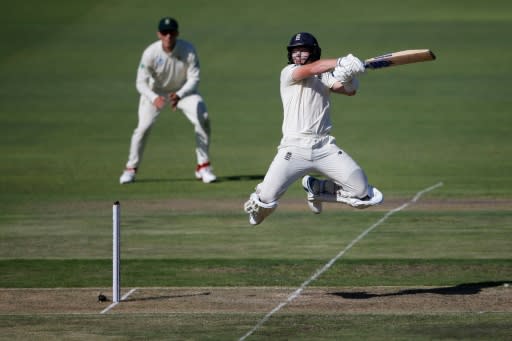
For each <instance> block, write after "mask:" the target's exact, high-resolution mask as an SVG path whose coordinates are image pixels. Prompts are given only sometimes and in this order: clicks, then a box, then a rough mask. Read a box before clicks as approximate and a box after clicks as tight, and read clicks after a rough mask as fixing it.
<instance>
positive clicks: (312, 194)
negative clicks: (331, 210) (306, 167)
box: [302, 175, 322, 214]
mask: <svg viewBox="0 0 512 341" xmlns="http://www.w3.org/2000/svg"><path fill="white" fill-rule="evenodd" d="M321 186H322V183H321V180H318V179H315V178H314V177H312V176H309V175H306V176H305V177H303V178H302V187H304V190H305V191H306V192H307V193H308V195H307V199H308V201H307V202H308V207H309V209H310V210H311V212H313V213H315V214H320V213H321V212H322V202H321V201H320V200H318V195H319V194H320V191H321Z"/></svg>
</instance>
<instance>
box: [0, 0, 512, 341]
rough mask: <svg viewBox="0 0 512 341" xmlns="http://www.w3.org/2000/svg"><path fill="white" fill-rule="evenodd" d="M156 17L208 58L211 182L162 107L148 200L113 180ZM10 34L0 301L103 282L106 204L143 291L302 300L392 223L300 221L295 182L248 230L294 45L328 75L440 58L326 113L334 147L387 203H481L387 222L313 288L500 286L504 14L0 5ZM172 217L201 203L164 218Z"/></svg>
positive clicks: (218, 323) (369, 320) (418, 7)
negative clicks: (292, 294)
mask: <svg viewBox="0 0 512 341" xmlns="http://www.w3.org/2000/svg"><path fill="white" fill-rule="evenodd" d="M164 15H172V16H175V17H176V18H177V19H178V21H179V22H180V25H181V36H182V38H184V39H188V40H190V41H192V42H194V43H195V45H196V47H197V50H198V52H199V57H200V59H201V66H202V80H201V87H200V90H201V93H202V94H203V96H204V98H205V100H206V102H207V105H208V108H209V112H210V115H211V118H212V129H213V144H212V148H211V152H212V161H213V165H214V168H215V172H216V173H217V175H218V176H219V178H220V180H221V181H220V182H219V183H217V184H213V185H208V186H207V185H204V184H202V183H200V182H197V181H195V180H194V179H193V170H194V166H195V156H194V150H193V133H192V127H191V125H190V123H189V122H188V121H187V120H186V119H185V118H184V116H183V115H182V114H181V113H174V112H170V111H166V112H163V113H162V114H161V116H160V117H159V120H158V122H157V124H156V126H155V128H154V130H153V132H152V136H151V138H150V140H149V143H148V146H147V150H146V154H145V156H144V162H143V164H142V166H141V168H140V173H139V177H138V182H137V183H136V184H134V185H130V186H120V185H119V184H118V178H119V175H120V173H121V170H122V168H123V166H124V163H125V162H126V157H127V153H128V143H129V138H130V134H131V132H132V130H133V129H134V127H135V124H136V109H137V103H138V95H137V92H136V90H135V86H134V82H135V73H136V66H137V64H138V61H139V59H140V56H141V53H142V50H143V49H144V48H145V47H146V46H147V45H148V44H149V43H150V42H152V41H153V40H154V39H155V38H156V37H155V30H156V23H157V20H158V19H159V18H160V17H161V16H164ZM0 20H1V21H2V26H1V27H0V38H1V39H2V45H1V46H0V51H1V52H2V53H0V75H1V77H0V155H2V162H1V163H0V287H2V288H25V287H29V288H38V287H44V288H52V287H64V288H66V287H68V288H73V287H95V286H108V285H109V284H110V280H111V277H110V271H111V269H110V266H111V261H110V257H111V215H112V211H111V207H112V203H113V202H114V201H116V200H119V201H120V202H121V205H122V256H123V283H124V284H126V285H127V286H133V287H135V286H137V287H144V286H201V285H209V286H215V285H220V286H246V285H250V286H269V285H270V286H273V285H275V286H298V285H300V284H301V283H302V282H303V281H305V280H306V279H307V278H309V276H311V274H312V273H313V272H314V271H315V270H317V269H318V268H319V267H321V266H323V265H324V264H325V263H326V262H327V261H328V260H330V259H331V258H332V257H334V256H335V255H336V254H337V253H338V252H339V251H340V250H342V249H343V248H344V247H345V246H346V245H347V244H348V243H350V242H351V241H352V240H354V238H356V237H357V236H359V235H360V233H361V232H362V231H364V230H365V229H366V228H368V227H369V226H371V225H372V224H373V223H375V222H376V221H378V220H379V219H380V218H381V217H382V216H383V215H384V214H385V211H383V210H367V211H349V210H341V211H336V210H335V209H334V207H332V206H330V207H329V209H327V210H326V212H324V213H323V214H322V215H320V216H314V215H312V214H310V213H309V212H307V208H306V207H304V210H297V209H290V207H289V206H288V200H290V201H296V200H297V199H299V198H300V199H303V198H304V193H303V191H302V189H301V187H300V185H299V184H294V185H293V186H292V187H291V188H290V189H289V191H288V192H287V193H286V195H285V196H284V197H283V199H282V203H281V206H280V208H279V209H278V210H277V211H276V212H275V213H274V214H273V215H272V216H271V217H270V218H269V219H268V220H267V221H265V222H264V224H263V225H261V226H259V227H257V228H250V227H249V226H248V224H247V218H246V216H245V214H244V213H243V212H242V203H243V202H244V201H245V200H246V198H247V196H248V194H249V193H250V192H251V191H252V190H253V188H254V186H255V185H256V184H257V183H258V182H259V181H261V180H260V179H261V177H262V176H263V175H264V174H265V171H266V169H267V167H268V165H269V163H270V162H271V160H272V158H273V156H274V153H275V148H276V146H277V144H278V142H279V139H280V133H281V119H282V109H281V103H280V98H279V72H280V70H281V68H282V67H283V66H284V65H285V64H286V50H285V46H286V44H287V42H288V40H289V38H290V36H291V35H292V34H293V33H295V32H297V31H310V32H312V33H313V34H315V36H316V37H317V38H318V39H319V42H320V45H321V47H322V53H323V56H326V57H338V56H342V55H345V54H347V53H349V52H351V53H354V54H355V55H356V56H358V57H360V58H367V57H372V56H375V55H379V54H382V53H385V52H390V51H395V50H405V49H412V48H431V49H432V50H433V51H434V52H435V53H436V55H437V57H438V58H437V60H436V61H434V62H429V63H421V64H415V65H410V66H404V67H397V68H393V69H389V70H378V71H375V72H368V73H367V74H366V75H364V76H362V77H361V89H360V91H359V93H358V95H357V96H355V97H351V98H348V97H335V98H333V109H332V118H333V121H334V129H333V135H334V136H336V138H337V141H338V144H339V145H340V146H341V147H342V148H344V149H345V150H346V151H347V152H348V153H349V154H351V155H352V156H353V157H354V158H355V159H356V160H357V161H358V162H359V163H360V164H361V165H362V166H363V168H364V169H365V171H366V173H367V174H368V176H369V179H370V182H371V183H373V184H375V185H376V186H377V187H378V188H380V189H381V190H382V191H383V192H384V194H385V196H386V200H388V202H397V203H402V202H405V201H407V200H410V199H411V198H412V197H413V196H414V194H415V193H417V192H418V191H420V190H422V189H425V188H427V187H429V186H432V185H434V184H436V183H438V182H439V181H443V183H444V186H443V187H441V188H438V189H436V190H435V191H432V192H429V193H428V195H426V196H425V197H422V198H421V199H420V201H421V200H430V201H434V202H435V201H436V200H441V199H444V200H448V201H460V200H469V201H468V203H470V204H471V205H472V207H473V208H472V209H467V208H460V209H459V208H450V209H443V210H438V209H437V208H436V209H431V210H428V209H423V210H420V209H418V210H417V209H415V207H414V206H411V207H410V208H407V209H406V210H404V211H401V212H399V213H397V214H394V215H393V216H392V217H390V218H389V219H387V220H386V221H385V222H384V223H383V224H382V225H380V226H379V227H378V228H377V229H375V230H374V231H372V232H371V233H370V234H369V235H368V236H366V237H365V238H363V240H361V241H360V242H359V243H357V244H356V245H355V246H354V247H353V248H352V249H351V250H350V251H349V252H347V253H346V255H344V257H343V258H342V259H340V260H339V261H338V262H337V263H336V264H334V265H333V266H332V268H330V269H329V270H328V271H327V272H325V273H324V274H323V275H322V276H321V277H320V278H319V279H318V280H317V281H315V282H314V283H313V285H318V286H345V285H346V286H365V285H368V286H372V285H391V286H393V285H406V286H421V285H433V286H457V285H464V284H471V283H487V282H505V281H510V280H511V279H512V261H511V259H510V249H512V239H511V238H510V237H509V236H510V230H511V228H512V210H511V209H510V208H507V203H508V202H510V201H511V199H512V177H511V176H510V174H512V159H511V158H510V155H511V154H512V136H511V134H510V133H509V130H510V128H509V127H510V126H512V116H511V115H510V108H511V107H512V97H511V96H510V95H509V90H508V88H509V80H510V79H511V78H512V67H511V63H510V60H512V49H511V48H510V47H509V45H507V42H508V41H509V37H510V35H511V33H512V26H511V23H512V5H511V3H510V2H508V1H505V0H495V1H492V3H484V2H481V1H476V0H470V1H457V0H452V1H440V0H434V1H429V2H424V1H419V0H413V1H409V2H407V5H405V4H404V3H403V2H400V1H396V0H391V2H390V1H388V2H378V1H370V2H369V3H368V2H367V3H364V4H361V3H356V2H340V1H334V0H326V1H322V2H321V4H315V5H313V4H312V3H311V2H310V1H306V0H298V1H294V2H293V5H291V4H289V3H285V2H275V1H273V2H271V1H266V0H263V1H259V2H246V1H241V2H236V3H234V2H230V1H225V0H220V1H214V2H211V1H205V0H192V1H188V2H186V3H183V4H180V5H179V6H171V5H169V3H168V2H164V1H152V2H144V3H141V2H139V1H133V0H128V1H123V2H120V1H114V0H111V1H107V0H105V1H99V0H97V1H85V2H78V3H74V2H73V3H70V2H69V1H68V2H67V1H62V0H52V1H49V2H45V3H44V4H43V3H40V2H37V1H34V0H28V1H24V2H8V3H6V4H3V5H2V11H1V12H0ZM182 200H188V201H192V202H193V201H196V203H195V205H196V206H197V207H196V208H188V209H180V208H177V207H173V204H175V203H176V202H180V201H182ZM217 201H220V202H221V203H223V205H220V206H219V205H217V204H216V202H217ZM481 201H485V202H487V203H489V202H493V201H496V203H497V205H496V207H495V208H492V207H489V205H487V206H485V207H481V206H479V205H478V203H479V202H481ZM226 203H229V205H226ZM498 204H499V205H498ZM398 205H399V204H397V205H396V206H398ZM216 207H221V208H216ZM394 207H395V206H393V207H390V209H392V208H394ZM219 269H221V270H226V271H218V270H219ZM256 315H257V314H250V313H248V314H225V315H220V316H218V315H211V314H202V315H191V316H188V315H186V314H154V315H151V316H148V315H141V314H133V315H132V314H127V315H124V314H119V315H116V316H95V315H94V316H87V315H80V316H73V315H51V314H50V315H21V316H7V315H0V339H6V340H7V339H9V340H16V339H18V340H21V339H50V340H51V339H63V338H64V339H66V338H67V339H87V340H94V339H105V338H118V339H126V340H128V339H169V338H170V339H180V340H226V339H236V338H238V337H240V336H242V335H243V334H245V333H246V332H247V331H248V330H250V329H251V328H252V327H253V326H254V325H255V324H256V323H257V321H258V320H259V319H260V318H261V316H259V315H257V316H256ZM198 320H200V321H203V322H201V323H200V324H198V323H197V321H198ZM509 321H510V314H453V315H450V314H439V315H435V314H433V315H421V314H411V315H410V316H400V315H393V314H389V315H350V314H347V315H345V314H342V313H341V314H338V315H325V316H324V315H316V314H308V315H300V314H286V313H282V314H277V315H276V316H273V317H272V318H271V319H270V320H269V321H268V322H267V323H266V324H265V325H264V326H263V327H262V328H261V329H259V330H258V331H257V332H256V333H255V334H254V335H253V336H251V338H249V339H250V340H266V339H273V340H280V339H283V340H284V339H294V340H333V339H344V340H361V339H364V340H411V339H414V340H506V339H510V336H511V334H512V331H511V329H510V326H509V324H510V323H509Z"/></svg>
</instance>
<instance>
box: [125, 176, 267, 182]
mask: <svg viewBox="0 0 512 341" xmlns="http://www.w3.org/2000/svg"><path fill="white" fill-rule="evenodd" d="M264 177H265V175H260V174H248V175H231V176H219V177H217V181H215V183H218V182H228V181H252V180H263V178H264ZM196 181H199V180H197V179H194V178H181V179H178V178H175V179H165V178H160V179H151V178H149V179H148V178H146V179H144V178H143V179H137V180H135V182H134V183H160V182H196Z"/></svg>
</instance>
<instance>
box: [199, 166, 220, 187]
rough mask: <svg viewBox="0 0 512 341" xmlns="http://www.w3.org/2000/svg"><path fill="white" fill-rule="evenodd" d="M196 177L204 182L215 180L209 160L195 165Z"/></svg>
mask: <svg viewBox="0 0 512 341" xmlns="http://www.w3.org/2000/svg"><path fill="white" fill-rule="evenodd" d="M196 179H197V180H202V181H203V182H204V183H205V184H209V183H211V182H215V181H216V180H217V177H216V176H215V174H213V172H212V167H211V166H210V163H209V162H205V163H203V164H201V165H197V167H196Z"/></svg>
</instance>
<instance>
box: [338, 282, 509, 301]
mask: <svg viewBox="0 0 512 341" xmlns="http://www.w3.org/2000/svg"><path fill="white" fill-rule="evenodd" d="M510 282H511V281H499V282H480V283H464V284H459V285H456V286H452V287H439V288H421V289H405V290H399V291H397V292H391V293H385V294H372V293H369V292H366V291H359V292H341V291H340V292H332V293H329V294H330V295H334V296H340V297H343V298H348V299H370V298H374V297H388V296H404V295H418V294H438V295H476V294H478V293H480V292H481V291H482V289H485V288H494V287H499V286H502V285H503V284H505V283H510Z"/></svg>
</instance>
